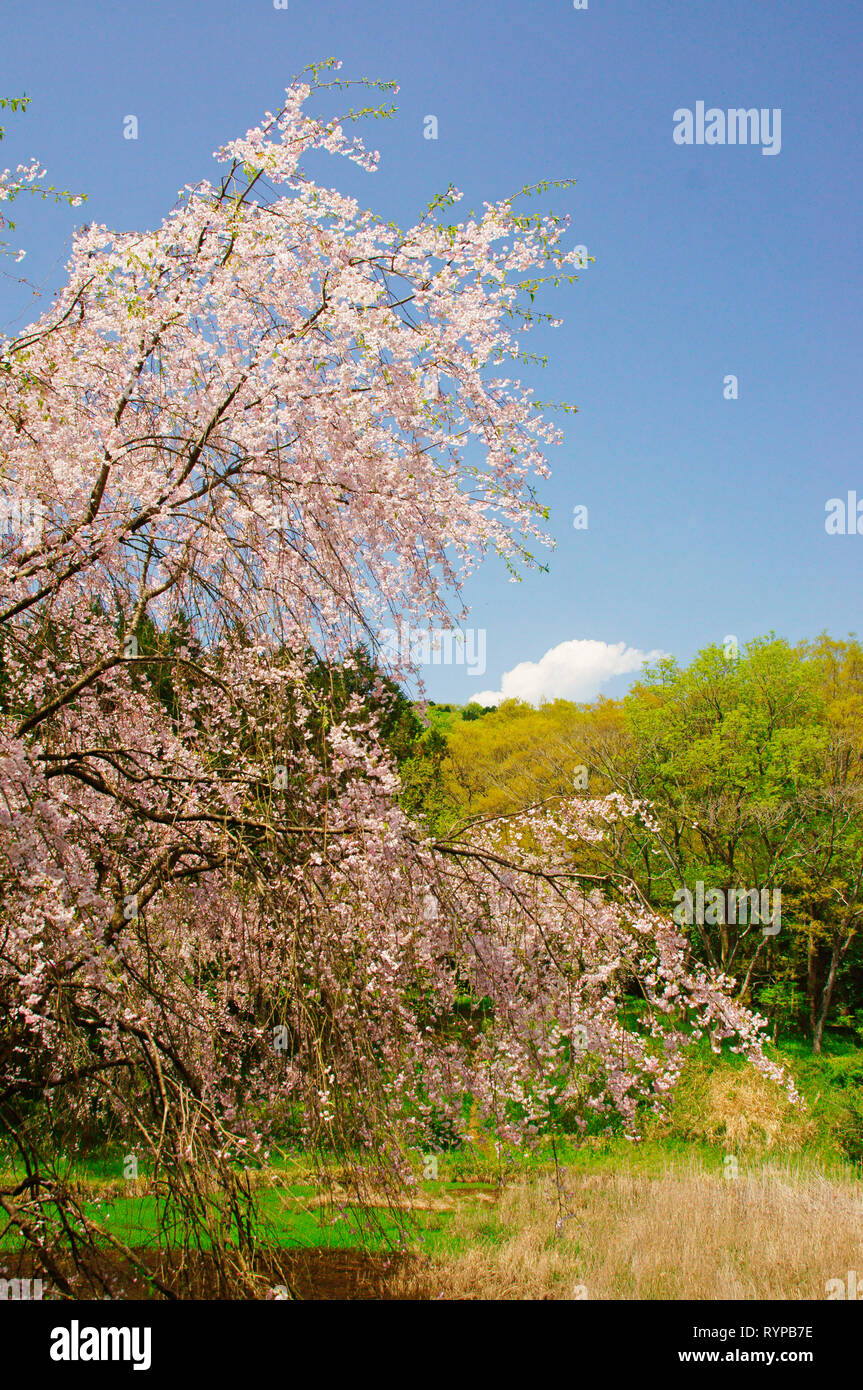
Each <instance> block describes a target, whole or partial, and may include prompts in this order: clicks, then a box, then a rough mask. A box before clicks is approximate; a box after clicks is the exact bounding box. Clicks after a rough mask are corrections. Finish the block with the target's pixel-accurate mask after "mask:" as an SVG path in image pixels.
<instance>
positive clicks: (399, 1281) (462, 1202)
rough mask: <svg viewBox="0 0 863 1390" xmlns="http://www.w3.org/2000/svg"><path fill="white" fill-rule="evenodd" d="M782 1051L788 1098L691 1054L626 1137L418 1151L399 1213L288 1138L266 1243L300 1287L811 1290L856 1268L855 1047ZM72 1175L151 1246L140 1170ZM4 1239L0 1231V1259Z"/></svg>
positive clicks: (862, 1066)
mask: <svg viewBox="0 0 863 1390" xmlns="http://www.w3.org/2000/svg"><path fill="white" fill-rule="evenodd" d="M782 1052H783V1057H784V1060H785V1061H786V1062H787V1064H788V1065H789V1066H790V1068H791V1070H792V1071H793V1073H794V1076H795V1079H796V1081H797V1084H798V1088H799V1090H800V1091H801V1093H802V1094H803V1096H804V1098H805V1101H806V1105H805V1107H803V1108H796V1107H793V1106H791V1105H790V1104H789V1103H788V1102H787V1100H786V1099H785V1097H784V1095H783V1093H782V1092H780V1091H779V1090H778V1089H777V1088H776V1087H775V1086H774V1085H772V1084H771V1083H768V1082H766V1081H764V1080H763V1079H762V1078H761V1077H760V1076H759V1075H758V1074H757V1073H756V1072H755V1071H754V1070H753V1068H752V1067H751V1066H749V1065H748V1064H745V1063H744V1062H742V1061H741V1060H740V1059H739V1058H736V1057H732V1056H730V1055H727V1056H724V1057H723V1058H722V1059H721V1060H718V1059H716V1058H714V1057H713V1056H712V1054H710V1052H709V1050H702V1051H693V1053H692V1055H691V1057H690V1059H689V1062H688V1064H687V1067H686V1069H685V1071H684V1075H683V1078H682V1080H681V1084H680V1086H679V1089H678V1092H677V1094H676V1096H675V1100H674V1103H673V1106H672V1108H671V1110H670V1112H669V1114H668V1115H667V1116H666V1117H664V1118H662V1119H656V1120H654V1121H652V1122H651V1124H650V1125H649V1126H648V1127H647V1130H646V1132H645V1137H644V1139H643V1140H642V1141H641V1142H639V1143H637V1144H634V1143H631V1142H629V1141H627V1140H626V1139H625V1138H623V1137H622V1136H620V1135H614V1134H594V1135H591V1136H588V1137H587V1138H586V1139H584V1140H583V1141H582V1142H579V1143H575V1142H572V1141H560V1140H558V1141H556V1142H554V1143H552V1142H551V1141H543V1142H541V1143H540V1144H539V1145H538V1146H537V1147H536V1149H535V1150H532V1151H531V1152H524V1151H522V1152H516V1151H513V1150H510V1151H501V1150H499V1149H498V1147H497V1146H496V1145H495V1144H494V1143H493V1142H492V1141H491V1140H490V1139H488V1138H482V1137H481V1136H479V1135H477V1137H476V1140H475V1142H474V1143H472V1144H470V1145H468V1146H466V1147H465V1148H464V1149H462V1150H459V1151H455V1152H449V1153H441V1154H438V1155H437V1156H436V1158H437V1180H436V1181H427V1180H424V1179H423V1176H422V1165H423V1159H422V1157H421V1156H420V1155H419V1154H418V1155H417V1163H416V1176H417V1182H416V1185H415V1187H414V1189H413V1194H412V1196H411V1197H410V1198H409V1199H406V1201H405V1202H404V1204H403V1205H402V1206H401V1208H400V1210H399V1212H398V1213H393V1212H391V1211H388V1210H387V1208H386V1206H385V1204H384V1203H383V1201H382V1203H381V1206H380V1207H379V1208H378V1209H376V1210H374V1211H373V1212H371V1213H369V1212H366V1213H362V1212H358V1211H357V1210H356V1209H355V1208H354V1207H352V1206H351V1204H350V1202H349V1200H348V1198H347V1196H346V1194H345V1193H343V1192H340V1189H339V1181H338V1173H337V1172H335V1173H331V1174H330V1178H331V1179H332V1180H333V1184H334V1185H333V1187H332V1189H331V1190H330V1191H329V1192H327V1191H325V1189H324V1186H323V1185H322V1184H321V1182H320V1181H319V1178H318V1176H316V1174H315V1171H314V1169H313V1167H312V1166H311V1165H310V1164H309V1162H308V1161H307V1159H306V1157H305V1156H304V1155H303V1154H301V1153H296V1152H285V1153H283V1154H282V1155H281V1156H280V1158H279V1160H278V1161H277V1162H274V1163H272V1164H271V1165H270V1166H269V1167H268V1168H267V1169H265V1170H262V1171H261V1172H259V1173H257V1174H256V1175H255V1179H254V1180H255V1184H256V1186H257V1187H258V1189H259V1191H258V1199H259V1211H260V1218H261V1228H260V1230H261V1236H262V1239H263V1240H265V1241H266V1243H267V1245H268V1246H269V1247H271V1248H272V1247H277V1248H279V1249H282V1250H284V1251H286V1252H289V1253H290V1252H293V1254H294V1255H295V1256H296V1257H297V1258H299V1256H300V1254H302V1255H303V1258H304V1259H305V1264H302V1261H301V1264H300V1266H297V1267H298V1268H300V1275H299V1276H298V1278H299V1282H300V1283H301V1284H302V1285H303V1288H304V1291H305V1296H312V1297H314V1296H326V1297H339V1296H352V1297H363V1296H366V1297H381V1296H383V1297H405V1298H441V1297H443V1298H447V1297H453V1298H466V1297H467V1298H471V1297H473V1298H484V1297H486V1298H496V1299H507V1298H515V1299H519V1298H594V1299H626V1298H641V1299H644V1298H646V1299H681V1298H701V1299H717V1298H719V1299H721V1298H734V1299H746V1298H764V1299H810V1298H824V1297H825V1296H826V1294H825V1288H826V1285H827V1282H828V1280H830V1279H837V1278H838V1279H841V1280H844V1279H845V1276H846V1273H847V1272H848V1271H851V1270H858V1271H859V1272H860V1275H861V1282H863V1142H861V1130H863V1124H861V1116H863V1051H861V1050H860V1049H859V1048H853V1047H847V1048H844V1049H843V1048H834V1049H833V1050H832V1051H831V1052H830V1053H829V1054H827V1055H825V1056H823V1057H821V1058H813V1057H812V1056H811V1054H809V1053H808V1051H807V1050H806V1049H805V1048H803V1047H800V1046H797V1047H795V1046H794V1045H788V1046H786V1047H784V1048H783V1050H782ZM69 1176H70V1179H71V1180H73V1181H74V1182H75V1183H76V1185H77V1186H78V1189H79V1191H80V1193H81V1195H82V1198H84V1209H85V1211H86V1213H87V1215H88V1216H89V1217H90V1218H91V1219H93V1220H98V1221H99V1222H100V1224H102V1225H103V1226H104V1229H105V1230H106V1231H107V1232H109V1233H110V1234H111V1235H112V1236H114V1237H116V1238H117V1239H118V1240H120V1241H121V1242H122V1243H123V1244H124V1245H125V1246H127V1247H129V1248H130V1249H133V1250H135V1251H137V1252H139V1253H146V1252H152V1251H154V1249H155V1233H156V1228H157V1209H156V1198H155V1196H154V1194H153V1192H152V1191H151V1190H150V1184H149V1182H148V1180H147V1177H146V1174H143V1173H142V1174H141V1176H140V1177H138V1178H137V1179H131V1180H127V1179H126V1178H124V1177H123V1155H122V1153H121V1152H120V1151H119V1150H118V1151H117V1152H103V1153H100V1154H98V1155H89V1156H88V1157H87V1158H86V1159H85V1160H79V1161H77V1162H74V1163H73V1162H71V1161H70V1163H69ZM405 1225H406V1226H407V1235H405ZM16 1247H17V1241H16V1239H15V1237H14V1234H13V1233H12V1232H10V1231H8V1230H7V1231H6V1232H5V1233H4V1234H3V1236H2V1238H0V1251H2V1252H3V1254H2V1257H0V1264H4V1263H8V1260H9V1259H10V1258H11V1259H12V1260H13V1261H14V1258H15V1250H16ZM348 1252H352V1254H351V1256H350V1258H348ZM295 1265H296V1261H295ZM292 1268H294V1266H292ZM366 1270H368V1271H372V1272H374V1276H375V1277H374V1280H373V1281H372V1283H371V1284H368V1285H367V1286H366V1285H364V1283H363V1275H364V1271H366ZM275 1277H276V1276H274V1278H275ZM322 1290H323V1293H322V1294H321V1291H322Z"/></svg>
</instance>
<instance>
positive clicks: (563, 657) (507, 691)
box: [472, 638, 666, 705]
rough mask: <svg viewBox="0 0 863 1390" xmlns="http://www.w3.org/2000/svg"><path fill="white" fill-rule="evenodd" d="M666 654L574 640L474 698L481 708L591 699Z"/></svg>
mask: <svg viewBox="0 0 863 1390" xmlns="http://www.w3.org/2000/svg"><path fill="white" fill-rule="evenodd" d="M665 654H666V653H665V652H662V651H659V650H654V651H650V652H642V651H639V650H638V648H637V647H628V646H627V645H626V643H625V642H594V641H591V640H590V639H588V638H574V639H573V640H572V641H571V642H560V643H559V644H558V646H556V647H552V648H551V650H550V651H547V652H546V654H545V656H543V657H540V659H539V661H520V662H519V664H518V665H517V666H514V667H513V669H512V670H511V671H504V674H503V680H502V681H501V689H500V690H483V691H482V692H481V693H480V694H479V695H474V696H472V701H478V702H479V704H481V705H499V704H500V702H501V700H526V701H527V702H528V703H529V704H532V705H538V704H539V703H540V702H541V701H542V700H575V701H584V700H592V699H593V698H594V696H595V695H598V694H599V691H600V687H601V686H603V685H605V683H606V682H607V681H610V680H612V678H613V677H614V676H624V675H632V674H633V673H634V672H636V671H638V670H639V669H640V668H641V666H642V664H643V663H644V662H645V661H656V660H657V658H658V657H661V656H665Z"/></svg>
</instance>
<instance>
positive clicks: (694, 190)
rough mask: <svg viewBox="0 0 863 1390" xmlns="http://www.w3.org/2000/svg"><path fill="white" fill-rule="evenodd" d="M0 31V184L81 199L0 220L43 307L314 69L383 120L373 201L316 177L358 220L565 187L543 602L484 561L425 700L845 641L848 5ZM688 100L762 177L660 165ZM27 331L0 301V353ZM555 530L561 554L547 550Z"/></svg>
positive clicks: (245, 4)
mask: <svg viewBox="0 0 863 1390" xmlns="http://www.w3.org/2000/svg"><path fill="white" fill-rule="evenodd" d="M0 22H2V37H3V44H2V53H0V93H2V94H5V95H16V94H19V93H20V92H21V91H26V92H27V94H28V95H29V96H30V97H32V98H33V105H32V106H31V108H30V111H29V112H28V114H27V115H26V117H24V118H19V117H15V116H9V118H8V119H7V120H5V121H4V122H3V123H4V124H5V125H6V127H7V132H8V134H7V139H6V140H5V141H4V143H3V148H2V154H3V156H4V157H3V160H2V162H3V164H4V165H8V164H12V165H14V164H15V163H17V162H19V160H24V159H25V158H29V156H30V155H31V154H32V155H35V156H37V157H38V158H39V159H40V160H41V161H42V163H43V164H44V165H46V166H47V168H48V172H49V175H50V178H51V180H52V181H53V182H54V183H56V184H57V185H58V186H60V187H69V188H72V189H74V190H75V191H79V190H80V191H83V192H86V193H87V194H88V195H89V198H88V203H87V205H86V206H85V208H84V209H83V210H78V211H77V212H73V211H71V210H69V209H64V208H53V207H52V208H49V207H47V206H44V207H43V206H42V205H38V206H25V204H24V202H23V201H19V202H18V203H17V204H16V211H17V212H18V214H19V215H18V232H17V233H16V237H15V240H16V244H20V245H24V246H26V247H27V248H28V257H27V260H26V261H25V262H24V263H23V264H22V266H21V267H20V270H21V271H26V274H27V275H28V277H29V278H30V279H31V280H32V281H34V282H35V283H37V284H43V283H44V284H45V286H46V288H51V289H53V288H54V287H56V284H57V283H58V276H59V274H60V271H61V269H62V264H63V260H64V259H65V255H66V254H67V251H68V237H69V235H70V233H71V230H72V228H73V226H74V224H75V222H76V221H80V220H83V219H84V218H85V217H86V219H87V220H95V221H98V222H104V223H107V224H109V225H111V226H114V227H116V228H118V229H127V228H135V227H146V226H150V225H153V224H154V223H156V222H157V221H158V220H160V218H161V217H162V216H163V215H164V213H165V211H166V210H167V209H168V207H169V206H170V205H171V204H172V202H173V201H174V198H175V196H176V193H177V190H178V189H179V188H180V187H181V185H183V184H185V183H187V182H194V181H196V180H197V179H198V178H199V177H202V176H205V175H207V176H212V175H213V173H214V171H215V169H216V165H215V164H214V162H213V160H212V158H211V155H212V151H213V150H214V149H215V148H216V146H217V145H218V144H220V143H222V142H223V141H224V140H225V139H228V138H230V137H231V136H233V135H236V134H238V133H240V132H242V131H245V130H246V129H247V128H248V127H249V126H250V125H252V124H254V123H256V122H257V120H258V119H259V118H260V116H261V115H262V114H263V112H264V111H265V110H267V109H271V110H273V109H276V108H277V105H278V102H279V98H280V96H281V94H282V92H283V89H284V87H285V85H286V84H287V82H288V81H289V80H290V78H291V76H292V74H294V73H295V72H296V71H298V70H299V69H300V68H301V67H303V66H304V65H305V64H306V63H308V62H309V61H312V60H316V59H322V58H325V57H327V56H329V55H330V54H334V55H336V56H338V57H340V58H341V59H342V60H343V64H344V66H343V70H342V75H343V76H373V77H380V78H384V79H389V78H394V79H396V80H397V81H398V82H399V84H400V91H399V94H398V96H397V97H396V99H395V100H396V102H397V104H398V106H399V111H398V114H397V116H396V118H395V120H394V121H392V122H389V123H386V124H384V125H378V126H376V127H375V128H374V130H373V131H370V132H369V142H370V143H371V144H372V145H373V146H375V147H377V148H379V149H380V151H381V154H382V161H381V167H380V170H379V172H378V173H376V174H374V175H371V176H369V175H367V174H364V173H363V172H362V171H359V170H355V169H353V168H350V167H348V166H346V165H345V164H344V162H343V161H338V162H331V163H330V166H329V168H328V169H327V170H326V174H325V176H326V177H327V179H328V181H333V182H336V183H337V184H338V185H339V186H340V187H343V188H346V189H349V190H350V191H352V192H356V193H357V194H358V195H359V196H361V197H362V198H363V200H364V201H365V202H366V203H367V204H368V205H369V206H371V207H373V208H374V209H375V210H376V211H378V212H379V213H381V214H382V215H384V216H386V217H388V218H393V219H394V220H396V221H399V222H401V223H402V224H406V223H410V222H411V221H413V220H414V219H415V218H416V216H418V215H419V214H420V213H421V211H422V210H423V209H424V207H425V206H426V204H427V203H428V201H429V199H430V198H431V196H432V195H433V194H434V193H435V192H436V191H437V190H438V189H441V188H445V187H446V185H447V183H448V182H450V181H452V182H453V183H455V184H456V185H457V186H458V187H459V188H461V189H462V190H463V191H464V194H465V199H464V202H463V204H462V205H461V206H462V209H463V210H464V211H465V212H466V211H467V209H468V208H470V207H472V206H475V205H477V204H479V203H481V202H482V201H483V200H484V199H493V198H498V197H501V196H504V195H505V194H508V193H510V192H512V191H514V190H515V189H516V188H519V187H521V186H522V185H523V184H525V183H528V182H535V181H536V180H537V179H540V178H555V177H573V178H575V179H577V186H576V188H575V189H574V190H572V191H571V192H569V193H567V194H562V195H559V196H558V197H557V198H556V200H555V202H554V206H555V207H557V208H560V209H561V210H565V211H568V212H570V213H571V214H572V217H573V224H572V229H571V239H572V244H575V243H576V242H577V243H582V244H584V245H586V246H587V248H588V250H589V252H590V254H591V255H592V256H594V257H595V258H596V259H595V262H594V263H593V264H591V265H590V266H589V267H588V268H587V269H586V270H584V271H583V272H581V274H580V275H579V280H578V283H577V285H575V286H573V287H571V288H569V289H567V290H565V291H563V293H562V294H561V296H560V298H559V300H557V301H556V305H555V307H556V309H558V310H559V311H560V312H561V314H562V317H563V319H564V325H563V327H562V328H560V329H557V330H555V331H552V332H548V333H547V334H546V335H545V336H544V337H543V338H542V340H540V335H538V334H537V335H534V337H533V340H532V341H531V340H526V341H525V343H524V346H525V347H530V348H531V349H532V350H535V351H540V352H548V355H549V367H548V369H547V370H546V371H545V372H543V373H541V374H540V375H539V376H537V377H535V378H531V381H532V384H533V385H535V387H536V389H537V394H538V395H539V396H540V397H541V398H543V399H547V400H561V399H566V400H569V401H571V402H573V403H574V404H575V405H577V407H578V414H577V415H576V416H574V417H567V418H566V419H565V420H563V422H562V423H563V426H564V433H565V440H564V443H563V445H562V446H561V447H559V448H557V449H554V450H553V451H552V453H551V459H550V462H551V466H552V470H553V477H552V479H551V482H550V483H549V484H548V485H547V486H546V487H545V488H544V490H543V493H542V496H543V500H545V501H546V502H547V503H548V505H549V507H550V509H551V520H550V526H551V530H552V532H553V533H554V534H555V536H556V538H557V548H556V550H554V551H553V552H551V553H550V555H548V556H547V557H545V558H546V559H547V560H548V562H549V564H550V573H548V574H532V575H529V576H528V577H527V578H526V579H525V580H524V582H523V583H521V584H518V585H513V584H511V583H509V581H508V579H507V576H506V574H505V572H504V571H503V570H502V569H501V568H500V567H498V566H497V565H496V564H495V562H491V563H490V565H489V566H488V567H487V568H485V569H484V570H483V571H482V572H481V574H479V575H478V576H476V577H475V579H473V580H472V581H471V584H470V587H469V590H468V598H469V600H470V601H471V604H472V610H473V617H472V620H471V621H472V623H473V625H474V626H476V627H478V628H483V629H485V632H486V671H485V673H484V674H483V675H482V676H481V677H473V678H472V677H470V676H469V675H468V674H467V672H466V670H465V668H464V667H463V666H450V667H432V668H430V669H429V671H428V675H427V682H426V683H427V689H428V693H429V694H430V695H431V696H432V697H433V698H437V699H441V700H445V699H449V700H459V701H461V700H466V699H470V698H471V696H473V695H475V694H476V693H477V688H478V686H481V687H482V688H483V689H486V690H499V689H500V688H501V678H502V676H503V673H504V672H505V671H509V670H511V669H512V668H514V667H515V666H516V665H517V664H518V663H522V662H539V660H540V658H542V657H543V656H544V654H545V653H547V652H548V651H549V649H552V648H555V647H557V646H558V645H559V644H562V643H567V642H579V641H585V640H589V641H590V642H593V643H607V644H618V643H623V644H625V646H626V647H628V648H634V649H636V650H637V651H651V650H657V649H661V650H664V651H669V652H674V653H675V654H676V655H677V656H678V657H680V658H681V659H682V660H688V659H689V658H690V657H691V656H692V655H693V654H694V652H695V651H697V650H698V649H699V647H701V646H703V645H705V644H706V643H707V642H711V641H719V642H721V641H722V640H723V638H724V637H725V636H726V635H728V634H734V635H736V636H737V637H738V638H739V640H740V641H741V642H743V641H745V640H747V639H748V638H750V637H753V636H755V635H757V634H760V633H763V632H766V631H769V630H771V629H772V630H775V631H776V632H777V633H780V634H782V635H785V636H787V637H789V638H791V639H797V638H801V637H808V636H814V635H815V634H817V633H818V632H819V631H822V630H824V629H826V630H828V631H830V632H832V633H833V634H834V635H837V636H842V635H845V634H847V633H848V632H849V631H855V630H857V629H858V627H859V626H860V624H859V621H858V613H859V607H860V604H859V594H860V580H861V573H863V535H828V534H827V533H826V531H825V502H826V501H827V500H828V498H832V497H845V495H846V494H847V493H848V491H849V490H857V491H858V492H859V493H860V496H861V498H863V467H861V450H860V438H861V429H860V424H861V420H860V415H861V392H860V368H861V346H860V341H861V338H860V323H861V285H863V263H861V254H860V244H861V235H860V222H861V217H860V206H861V196H860V193H861V178H860V174H861V143H863V133H861V122H860V114H859V113H860V77H859V74H860V70H861V56H863V55H861V47H863V44H861V38H863V19H861V16H860V12H859V10H858V9H857V7H856V6H854V5H853V4H850V3H831V4H827V3H826V2H825V0H808V3H805V2H804V0H761V3H759V4H753V3H752V0H725V3H722V4H708V3H706V2H705V0H665V3H650V0H588V8H587V10H578V11H576V10H575V9H574V8H573V6H572V3H571V0H531V3H529V4H528V3H521V4H519V3H516V2H515V0H469V2H468V3H465V0H436V3H434V4H425V3H405V4H401V5H396V4H393V3H390V2H389V0H363V3H362V4H347V3H344V0H289V4H288V8H287V9H286V10H276V9H275V8H274V5H273V3H272V0H233V3H231V0H170V2H168V0H147V3H144V4H137V5H136V4H128V3H127V4H122V5H118V4H116V3H106V0H75V3H74V4H68V3H61V0H43V3H41V4H34V3H33V0H4V4H3V13H2V21H0ZM697 101H704V102H705V104H706V106H707V107H711V106H712V107H716V108H720V109H723V110H727V109H729V108H737V107H747V108H749V107H757V108H759V109H761V108H767V109H770V110H771V111H772V110H773V109H774V108H779V109H780V110H781V113H782V116H781V121H782V128H781V133H782V144H781V150H780V152H779V153H778V154H777V155H774V156H766V155H764V154H762V151H761V149H760V147H758V146H753V145H748V146H742V145H737V146H731V145H711V146H708V145H700V146H699V145H691V146H681V145H677V144H675V142H674V139H673V129H674V122H673V116H674V112H675V111H676V110H678V109H679V108H684V107H685V108H690V109H693V110H694V108H695V105H696V102H697ZM128 114H134V115H136V116H137V117H138V121H139V138H138V139H137V140H136V141H132V140H125V139H124V138H123V118H124V117H125V116H126V115H128ZM428 114H434V115H436V116H437V118H438V123H439V137H438V139H437V140H436V141H433V140H425V139H424V138H423V118H424V117H425V116H426V115H428ZM324 172H325V171H324V170H323V169H322V170H321V171H320V173H321V174H322V175H324ZM16 269H18V268H16ZM36 304H37V301H36V300H35V299H34V297H33V294H32V291H30V290H29V289H27V288H26V287H24V286H20V285H17V284H16V283H15V282H14V281H10V280H9V279H8V278H4V279H2V280H0V328H3V329H4V330H5V331H9V328H10V326H11V324H12V321H13V320H16V321H17V322H18V323H19V324H24V323H26V322H27V320H28V319H29V318H30V317H31V316H32V315H33V313H34V305H36ZM728 374H734V375H736V376H737V377H738V382H739V387H738V390H739V398H738V399H737V400H726V399H724V395H723V383H724V378H725V377H726V375H728ZM576 504H584V505H586V506H587V507H588V509H589V512H588V516H589V522H588V528H587V530H583V531H575V530H574V529H573V527H572V511H573V507H574V506H575V505H576ZM598 650H599V649H598V648H596V647H590V648H587V647H573V648H567V649H565V650H564V652H563V653H562V654H561V655H560V659H559V660H558V661H557V662H556V663H555V662H553V661H551V662H547V663H546V665H545V666H544V667H543V668H542V670H541V671H540V672H539V673H538V674H539V680H537V678H536V677H537V673H533V675H534V679H533V681H532V683H531V682H528V685H531V686H532V688H533V687H536V688H538V687H539V686H542V684H543V681H544V680H546V676H545V675H544V674H543V673H544V672H546V670H550V668H551V667H554V666H556V667H557V674H556V675H553V674H551V675H549V676H548V680H547V681H546V686H547V688H546V689H545V693H547V694H550V695H553V694H555V693H570V694H574V695H580V694H586V693H588V691H589V687H590V686H591V680H592V682H593V685H594V686H595V685H596V678H597V674H598V672H599V670H600V668H601V667H602V668H603V669H610V668H613V666H614V662H613V661H612V662H611V663H608V662H605V663H602V662H600V663H596V662H595V661H594V658H595V656H596V653H597V651H598ZM568 661H570V662H571V665H572V669H571V671H569V672H568V667H567V662H568ZM591 661H594V665H593V666H591ZM570 677H571V679H570ZM627 679H628V678H627V677H625V676H617V677H616V678H614V679H612V680H611V681H610V682H607V683H606V684H604V685H603V687H602V688H603V689H604V690H607V691H608V693H612V694H614V693H619V692H620V691H621V689H623V688H625V685H626V683H627ZM567 681H569V684H568V685H567ZM561 683H562V684H563V686H564V687H566V688H565V689H563V688H561ZM525 688H527V687H525Z"/></svg>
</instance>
